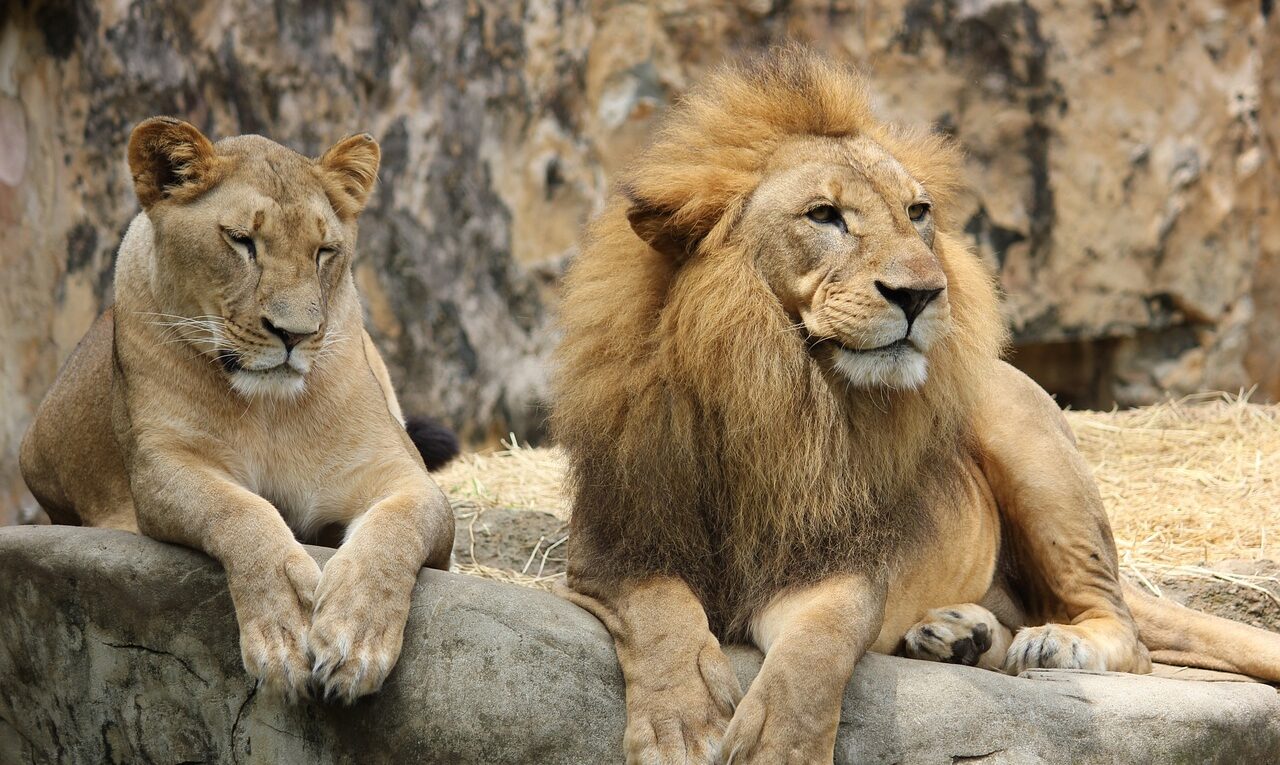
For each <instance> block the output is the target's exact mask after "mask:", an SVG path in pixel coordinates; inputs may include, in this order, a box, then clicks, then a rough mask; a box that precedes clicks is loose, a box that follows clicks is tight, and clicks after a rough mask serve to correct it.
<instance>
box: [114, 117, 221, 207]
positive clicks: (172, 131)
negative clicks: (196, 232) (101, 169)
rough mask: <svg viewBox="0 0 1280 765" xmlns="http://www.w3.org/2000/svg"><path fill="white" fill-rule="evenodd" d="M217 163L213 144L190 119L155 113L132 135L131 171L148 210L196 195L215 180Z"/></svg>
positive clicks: (144, 205)
mask: <svg viewBox="0 0 1280 765" xmlns="http://www.w3.org/2000/svg"><path fill="white" fill-rule="evenodd" d="M217 167H218V157H217V155H216V154H215V153H214V151H213V144H212V143H210V141H209V139H208V138H205V137H204V134H203V133H201V132H200V131H199V130H197V129H196V128H195V126H194V125H192V124H190V123H188V122H183V121H182V120H179V119H174V118H173V117H152V118H151V119H149V120H146V121H144V122H142V123H141V124H139V125H138V126H137V127H135V128H134V129H133V133H132V135H130V136H129V172H130V173H132V174H133V190H134V192H135V193H136V194H137V195H138V201H139V202H141V203H142V209H144V210H150V209H151V207H152V206H153V205H155V204H156V203H157V202H159V201H161V200H162V199H177V200H178V201H184V200H188V199H192V198H194V197H195V196H197V195H199V194H200V193H201V192H203V191H205V190H206V189H208V188H209V186H211V185H212V184H213V183H214V181H215V180H216V175H217V172H216V171H217Z"/></svg>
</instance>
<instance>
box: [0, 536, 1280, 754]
mask: <svg viewBox="0 0 1280 765" xmlns="http://www.w3.org/2000/svg"><path fill="white" fill-rule="evenodd" d="M311 551H312V553H313V554H314V555H315V556H316V558H317V559H318V560H321V561H322V562H323V560H325V559H327V557H328V555H329V554H331V552H332V551H331V550H328V549H326V548H311ZM0 645H2V646H3V650H0V762H6V763H7V762H35V763H45V762H51V763H136V762H165V763H180V762H204V763H257V762H260V763H282V764H287V763H384V762H385V763H401V762H414V763H442V764H443V763H449V764H450V765H465V764H466V763H477V764H479V763H485V764H486V765H495V764H501V763H519V764H520V765H525V764H526V763H609V762H620V761H621V759H622V757H621V740H622V730H623V724H624V711H623V709H624V707H623V687H622V677H621V674H620V672H619V670H618V665H617V661H616V659H615V657H614V652H613V647H612V644H611V642H610V640H609V636H608V634H607V633H606V632H605V630H604V628H603V627H602V626H601V625H600V624H599V623H598V622H597V621H596V620H595V619H594V618H592V617H591V616H590V615H588V614H587V613H586V612H584V611H581V610H580V609H578V608H577V607H575V606H573V605H571V604H569V603H568V602H566V601H563V600H560V599H558V598H556V597H555V596H553V595H549V594H547V593H545V592H539V591H536V590H530V589H524V588H520V587H516V586H513V585H508V584H502V583H497V582H491V581H486V580H482V579H477V578H472V577H466V576H460V575H456V574H448V573H442V572H436V571H424V572H422V574H421V575H420V576H419V579H418V586H417V589H416V590H415V592H414V606H413V609H412V611H411V615H410V618H409V624H408V627H407V629H406V635H405V643H404V652H403V654H402V655H401V657H400V663H399V665H398V666H397V668H396V669H395V671H394V672H393V673H392V675H391V677H390V679H389V680H388V683H387V685H386V686H385V687H384V689H383V690H382V691H381V692H380V693H378V694H376V695H375V696H372V697H370V698H366V699H364V700H361V701H360V702H358V703H356V704H355V705H353V706H351V707H340V706H326V705H324V704H319V703H303V704H299V705H296V706H291V705H288V704H286V703H283V702H281V701H277V700H275V699H273V698H270V697H268V696H267V695H266V694H260V693H257V692H256V691H255V688H254V686H253V684H252V683H250V682H249V680H248V679H247V678H246V676H245V674H244V671H243V669H242V668H241V666H240V659H239V650H238V648H237V645H236V628H235V621H234V616H233V611H232V606H231V599H230V597H229V596H228V594H227V591H226V586H225V581H224V578H223V574H222V570H221V568H220V567H219V566H218V565H217V564H216V563H214V562H213V561H211V560H210V559H209V558H207V557H205V556H204V555H202V554H200V553H197V552H193V551H191V550H187V549H184V548H180V547H174V546H171V545H166V544H161V543H158V542H154V541H151V540H148V539H145V538H142V537H138V536H134V535H131V534H127V533H124V532H113V531H102V530H93V529H77V528H68V527H25V528H8V529H0ZM730 653H731V656H732V658H733V661H734V665H735V668H736V669H737V670H738V672H739V674H740V676H741V678H742V680H743V682H744V683H747V682H749V681H750V679H751V677H753V676H754V674H755V672H756V671H757V669H758V668H759V661H760V658H759V654H758V653H756V652H755V651H751V650H747V649H737V648H735V649H732V650H731V652H730ZM1278 759H1280V698H1278V697H1277V694H1276V691H1275V690H1274V689H1273V688H1271V687H1270V686H1266V685H1262V684H1256V683H1244V682H1195V681H1184V680H1170V679H1161V678H1155V677H1138V676H1128V675H1111V674H1100V673H1083V672H1065V671H1034V672H1029V673H1027V675H1026V676H1025V677H1008V676H1004V675H999V674H996V673H992V672H986V671H983V670H978V669H972V668H968V667H954V666H949V665H941V664H930V663H926V662H917V661H911V660H908V659H900V658H893V657H885V656H875V655H872V656H867V657H866V658H865V659H864V660H863V661H862V662H861V663H860V664H859V665H858V670H857V672H856V674H855V679H854V680H853V682H852V683H851V684H850V686H849V689H848V691H847V693H846V697H845V705H844V711H843V713H842V716H841V725H840V734H839V742H838V746H837V752H836V761H837V762H838V763H886V764H887V763H956V762H988V763H1039V762H1054V763H1061V762H1072V763H1131V762H1197V763H1201V762H1223V763H1227V762H1274V761H1277V760H1278Z"/></svg>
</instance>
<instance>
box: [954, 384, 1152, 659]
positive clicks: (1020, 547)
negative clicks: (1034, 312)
mask: <svg viewBox="0 0 1280 765" xmlns="http://www.w3.org/2000/svg"><path fill="white" fill-rule="evenodd" d="M994 377H995V379H994V380H993V381H992V382H993V384H992V385H991V386H990V387H989V388H988V389H987V392H986V397H985V400H984V402H983V403H982V404H981V405H980V407H979V410H978V415H977V417H976V418H975V420H974V423H973V424H974V430H975V433H976V435H977V437H978V444H979V451H980V459H981V464H982V468H983V473H984V475H985V476H986V478H987V481H988V483H989V484H990V486H991V491H992V493H993V494H994V496H995V498H996V502H997V504H998V505H999V507H1000V515H1001V523H1002V524H1003V525H1004V527H1005V531H1006V533H1005V535H1004V536H1005V539H1006V540H1007V541H1008V543H1009V544H1010V546H1011V548H1012V549H1011V550H1010V553H1011V555H1012V559H1013V560H1014V561H1015V562H1016V564H1017V570H1016V571H1015V572H1014V573H1013V575H1012V578H1013V581H1012V582H1011V583H1010V584H1011V585H1012V586H1013V587H1014V589H1015V590H1016V591H1017V594H1018V596H1019V598H1020V599H1021V601H1022V602H1023V604H1024V606H1025V610H1026V612H1027V615H1028V617H1029V618H1030V619H1031V624H1032V625H1035V626H1029V627H1025V628H1023V629H1022V630H1020V631H1019V632H1018V633H1017V634H1016V635H1015V636H1014V639H1013V644H1012V645H1011V646H1010V648H1009V654H1008V657H1007V660H1006V666H1005V669H1006V671H1009V672H1015V673H1016V672H1020V671H1022V670H1023V669H1027V668H1031V667H1060V668H1076V669H1105V670H1112V671H1120V672H1148V671H1150V669H1151V660H1150V657H1149V655H1148V652H1147V649H1146V647H1145V646H1143V644H1142V643H1141V641H1140V640H1139V638H1138V628H1137V625H1136V624H1135V623H1134V620H1133V616H1132V615H1131V614H1130V613H1129V608H1128V606H1127V605H1126V604H1125V601H1124V597H1123V595H1122V593H1121V584H1120V577H1119V563H1118V560H1117V558H1118V556H1117V554H1116V546H1115V541H1114V539H1113V538H1112V536H1111V525H1110V523H1109V522H1108V520H1107V516H1106V512H1105V510H1104V509H1103V506H1102V498H1101V496H1100V495H1099V494H1098V488H1097V486H1096V484H1095V483H1094V480H1093V476H1092V474H1091V473H1090V472H1089V466H1088V465H1087V464H1086V463H1085V461H1084V458H1083V457H1081V456H1080V453H1079V451H1077V449H1076V446H1075V438H1074V436H1073V435H1072V433H1071V430H1070V428H1069V427H1068V425H1067V423H1066V420H1065V418H1063V416H1062V413H1061V412H1060V411H1059V410H1058V407H1057V406H1056V405H1055V404H1054V402H1053V400H1052V399H1051V398H1049V396H1048V394H1046V393H1045V392H1044V391H1043V390H1042V389H1041V388H1040V387H1039V386H1038V385H1036V383H1035V382H1033V381H1032V380H1031V379H1030V378H1028V377H1027V376H1026V375H1024V374H1022V373H1021V372H1019V371H1018V370H1016V369H1014V368H1013V367H1010V366H1008V365H1007V364H1003V363H1001V364H999V365H998V366H997V368H996V374H995V375H994Z"/></svg>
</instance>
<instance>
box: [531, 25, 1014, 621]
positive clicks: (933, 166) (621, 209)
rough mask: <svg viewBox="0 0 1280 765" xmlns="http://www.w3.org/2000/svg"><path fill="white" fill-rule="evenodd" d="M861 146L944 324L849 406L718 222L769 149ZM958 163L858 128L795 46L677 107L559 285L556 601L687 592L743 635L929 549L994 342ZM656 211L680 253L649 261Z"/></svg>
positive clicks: (934, 146)
mask: <svg viewBox="0 0 1280 765" xmlns="http://www.w3.org/2000/svg"><path fill="white" fill-rule="evenodd" d="M857 135H867V136H869V137H871V138H873V139H874V140H876V141H878V142H879V143H880V144H881V145H882V146H884V147H885V148H886V149H887V150H888V151H889V152H890V153H892V154H893V155H894V156H895V157H896V158H897V159H898V160H899V161H900V162H901V163H902V165H903V166H904V167H905V168H906V169H907V171H908V172H910V173H911V174H912V175H913V176H914V177H915V178H916V179H917V180H919V181H920V182H921V183H923V184H924V185H925V187H926V188H927V189H928V190H929V193H930V196H931V197H932V199H933V203H934V210H935V214H936V215H937V217H938V223H939V230H938V234H937V236H936V238H935V244H934V249H935V251H936V252H937V253H938V255H939V257H940V259H941V261H942V263H943V267H944V269H945V270H946V273H947V276H948V284H949V290H950V300H951V310H952V319H953V327H952V330H951V332H950V334H949V335H948V336H947V337H946V339H945V340H944V341H943V342H941V343H939V344H937V345H936V346H935V347H934V348H933V350H932V351H931V352H930V353H929V369H930V373H929V378H928V380H927V381H926V383H925V385H924V386H922V387H921V388H920V389H919V390H916V391H889V390H884V391H867V390H857V389H850V388H849V387H848V385H847V384H846V383H845V382H844V381H843V380H842V379H840V378H836V377H833V376H832V375H831V374H830V373H828V372H826V371H824V370H823V368H822V367H821V366H820V365H819V364H818V363H817V361H815V359H814V358H813V356H812V355H811V354H810V352H809V351H808V349H807V346H806V343H805V339H804V337H803V333H802V332H800V331H798V330H797V329H796V328H795V327H794V326H793V325H792V321H791V319H790V318H789V317H788V316H787V315H786V314H785V312H784V311H783V309H782V307H781V305H780V303H779V302H778V300H777V299H776V297H775V296H774V294H773V293H772V292H771V291H770V289H769V288H768V286H767V285H766V284H765V282H764V280H763V278H762V277H761V275H760V274H759V273H758V271H757V270H756V267H755V263H754V258H753V252H754V248H755V247H757V246H758V244H759V243H756V242H743V241H738V240H736V239H735V237H734V228H735V222H736V220H737V218H738V216H739V215H740V214H741V212H742V211H743V209H744V207H745V204H746V202H747V200H748V199H749V197H750V195H751V193H752V192H753V191H754V189H755V188H756V187H757V186H758V185H759V183H760V181H761V179H762V178H763V174H764V172H765V167H766V164H767V163H768V162H769V160H770V157H771V156H772V154H773V152H774V150H775V148H776V147H778V146H779V145H780V144H781V143H783V142H785V141H787V140H788V139H791V138H794V137H800V136H829V137H845V136H857ZM960 173H961V156H960V154H959V152H958V150H957V149H956V148H954V146H953V145H952V144H951V143H950V142H948V141H947V140H945V139H944V138H942V137H939V136H937V135H934V134H932V133H929V132H927V131H922V130H909V129H901V128H897V127H894V126H891V125H888V124H885V123H883V122H881V121H879V120H877V119H876V118H875V116H874V115H873V114H872V110H871V107H870V103H869V97H868V93H867V88H866V85H865V82H864V80H863V79H862V77H861V76H860V75H859V74H858V73H857V72H855V71H852V70H850V69H848V68H845V67H842V66H839V65H836V64H833V63H831V62H829V61H827V60H825V59H823V58H821V57H819V56H817V55H815V54H812V53H810V52H807V51H804V50H802V49H798V48H788V49H782V50H776V51H773V52H771V53H769V54H768V55H765V56H762V57H761V58H759V59H756V60H754V61H749V62H746V63H744V64H739V65H736V66H729V67H725V68H723V69H721V70H719V71H718V72H716V73H715V74H713V75H712V76H711V77H710V78H709V79H708V80H707V81H706V83H705V84H704V85H703V86H702V87H701V88H699V89H696V90H694V91H693V92H691V93H690V94H689V95H687V96H686V97H685V98H684V99H683V100H682V101H680V102H679V103H678V104H677V105H676V106H674V107H673V108H672V110H671V112H670V114H669V116H668V118H667V121H666V123H665V126H664V127H663V128H662V129H661V131H660V132H659V133H658V135H657V137H656V140H655V141H654V143H653V144H652V145H651V146H650V147H649V148H648V149H647V150H646V151H645V152H644V153H643V154H642V155H641V156H640V158H639V159H638V161H637V162H636V163H635V164H634V165H633V166H632V167H631V168H630V170H629V172H628V173H626V174H625V176H624V177H623V178H622V179H621V182H620V183H619V185H618V188H617V190H616V191H615V193H614V194H613V196H612V198H611V200H610V202H609V204H608V206H607V208H606V209H605V211H604V212H603V213H602V214H601V215H600V216H599V217H598V218H597V219H596V220H595V221H594V222H593V223H592V225H591V226H590V227H589V229H588V233H587V235H586V238H585V241H584V246H583V249H582V252H581V254H580V255H579V256H578V258H577V259H576V261H575V263H574V264H573V266H572V268H571V269H570V272H569V274H568V276H567V277H566V282H565V288H564V294H563V301H562V308H561V323H562V327H563V331H564V339H563V342H562V344H561V346H560V350H559V353H558V371H557V376H556V380H555V394H556V400H555V409H554V414H553V418H552V425H553V430H554V435H555V437H556V439H557V440H558V442H559V443H560V444H561V445H562V446H563V447H564V448H565V450H566V451H567V454H568V457H569V460H570V466H571V469H570V475H571V484H572V491H573V495H574V500H573V521H572V537H571V540H570V577H571V583H572V584H573V585H574V586H575V587H577V588H580V589H584V590H590V589H591V588H592V587H594V586H597V585H607V584H608V583H609V582H616V581H618V580H620V579H624V578H627V577H632V576H639V575H645V574H672V575H677V576H681V577H683V578H684V579H685V580H686V581H688V582H689V583H690V585H691V586H692V587H693V588H694V590H695V592H697V593H698V594H699V596H700V597H701V598H702V600H703V603H704V604H705V605H706V607H707V611H708V614H709V616H710V617H711V622H712V626H713V629H716V630H717V631H718V632H720V633H722V634H724V633H739V634H740V633H741V630H742V628H743V627H744V626H745V623H746V619H747V618H748V617H749V615H750V613H751V611H753V610H754V609H755V608H757V607H759V606H760V605H762V603H763V602H764V601H765V600H767V598H768V597H769V596H771V595H772V594H774V593H776V592H777V591H778V590H780V589H782V588H785V587H787V586H789V585H793V584H798V583H801V582H804V581H809V580H812V579H814V578H816V577H820V576H823V575H826V574H828V573H832V572H835V571H839V570H859V571H884V570H886V568H887V567H889V566H892V565H893V564H894V562H895V560H896V559H897V557H898V556H899V555H900V554H901V553H902V552H903V551H904V550H909V549H910V548H911V547H912V543H913V542H914V541H916V540H918V539H920V537H921V535H923V534H925V533H927V531H928V529H929V527H930V523H929V518H930V514H931V513H932V512H934V511H935V508H936V506H937V504H938V503H937V502H936V500H937V498H938V497H940V496H942V495H943V494H945V492H947V491H948V490H949V487H951V486H953V485H954V480H955V478H956V477H957V476H958V475H959V474H960V471H961V470H963V468H962V467H961V462H960V460H961V458H962V457H963V455H964V452H965V450H966V449H968V448H969V441H968V434H967V429H966V422H967V414H968V412H969V411H970V407H971V396H972V392H974V391H976V390H978V388H979V386H980V385H981V384H982V379H981V378H982V375H983V374H984V373H985V372H986V370H987V369H988V368H989V364H990V361H991V360H993V359H995V358H997V357H998V355H999V351H1000V348H1001V344H1002V342H1003V337H1004V334H1003V329H1002V325H1001V322H1000V318H999V311H998V304H997V298H996V291H995V288H994V284H993V280H992V277H991V274H990V271H989V269H988V268H987V267H985V266H984V265H983V264H982V263H981V262H980V261H979V259H978V258H977V257H975V256H974V255H973V254H971V253H970V252H968V251H967V250H966V249H965V248H964V247H963V246H962V245H960V244H959V243H958V241H957V238H956V236H955V234H954V231H955V226H956V222H955V221H954V220H953V209H952V208H953V204H954V199H955V196H956V193H957V191H958V188H959V178H960ZM638 209H639V210H643V211H647V212H650V213H656V214H657V215H658V217H659V219H660V220H661V221H662V224H661V225H662V226H663V230H664V231H666V232H668V233H669V234H670V235H671V236H672V237H673V239H674V240H675V241H679V242H682V243H684V247H685V249H684V250H682V251H680V252H677V253H676V254H674V255H673V254H672V253H671V252H670V250H667V251H666V252H665V253H664V252H660V251H659V250H658V249H654V248H653V247H651V246H650V245H649V244H648V243H647V242H646V241H645V240H642V239H641V238H640V237H639V236H638V235H637V234H636V233H635V231H634V230H633V228H632V226H631V225H630V223H629V221H628V213H629V212H632V213H634V212H635V211H636V210H638Z"/></svg>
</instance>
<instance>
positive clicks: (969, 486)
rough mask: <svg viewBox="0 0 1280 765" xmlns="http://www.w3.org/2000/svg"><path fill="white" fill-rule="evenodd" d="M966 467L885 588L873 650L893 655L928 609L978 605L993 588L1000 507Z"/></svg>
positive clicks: (975, 471)
mask: <svg viewBox="0 0 1280 765" xmlns="http://www.w3.org/2000/svg"><path fill="white" fill-rule="evenodd" d="M964 467H965V474H964V475H963V476H962V479H961V481H959V482H958V488H957V491H956V492H955V493H954V494H953V495H951V496H950V497H949V500H948V502H949V505H950V506H948V507H939V508H937V512H936V513H935V522H936V524H937V525H936V527H935V532H934V533H933V534H932V535H930V537H929V538H928V539H927V540H926V541H925V543H924V544H923V545H922V546H921V547H920V548H919V549H917V550H916V551H914V552H912V553H909V554H908V556H907V563H906V565H905V566H904V567H903V569H902V570H901V571H900V572H899V574H898V576H897V577H895V579H894V580H893V581H892V582H891V583H890V585H889V601H888V603H887V604H886V606H885V620H884V625H883V627H882V629H881V632H880V638H879V639H878V640H877V641H876V644H875V646H874V647H873V650H876V651H881V652H889V651H892V650H893V647H894V646H896V645H897V643H898V641H899V640H901V639H902V636H903V635H904V634H905V633H906V631H907V630H908V629H910V627H911V626H912V625H913V624H915V623H916V622H918V621H919V620H920V618H921V617H923V616H924V614H925V612H926V611H928V610H930V609H932V608H941V607H943V606H950V605H956V604H960V603H976V602H978V601H980V600H982V598H983V596H985V595H986V593H987V590H988V589H990V587H991V582H992V580H993V577H994V576H995V569H996V559H997V556H998V554H999V551H1000V515H999V508H998V507H997V505H996V502H995V498H994V497H993V496H992V494H991V489H990V486H989V485H988V483H987V479H986V477H985V476H983V475H982V472H981V470H980V469H979V467H978V465H977V464H976V462H974V461H973V460H972V459H971V458H966V460H965V464H964Z"/></svg>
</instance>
